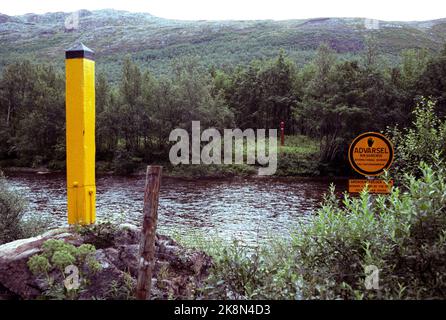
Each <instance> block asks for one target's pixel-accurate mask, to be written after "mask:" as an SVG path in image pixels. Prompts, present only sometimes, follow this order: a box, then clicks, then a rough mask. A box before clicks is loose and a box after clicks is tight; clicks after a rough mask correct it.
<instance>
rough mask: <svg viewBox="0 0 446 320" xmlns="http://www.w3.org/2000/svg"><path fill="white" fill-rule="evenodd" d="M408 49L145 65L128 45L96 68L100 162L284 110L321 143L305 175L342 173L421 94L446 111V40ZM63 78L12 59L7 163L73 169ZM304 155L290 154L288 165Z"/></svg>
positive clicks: (6, 87)
mask: <svg viewBox="0 0 446 320" xmlns="http://www.w3.org/2000/svg"><path fill="white" fill-rule="evenodd" d="M400 55H401V57H400V61H401V62H400V63H399V64H398V65H393V66H391V65H388V64H387V63H386V62H385V60H384V59H381V56H380V54H379V53H378V52H377V50H376V46H374V45H373V42H369V43H368V45H367V48H366V49H365V50H364V52H363V53H362V54H361V55H357V56H355V57H353V58H351V59H344V58H340V57H339V56H338V55H337V54H336V52H335V51H334V50H333V49H332V48H331V47H330V45H329V44H323V45H321V46H320V47H319V49H318V50H317V53H316V54H315V56H314V58H313V60H312V61H311V62H310V63H308V64H306V65H304V66H303V67H298V65H297V64H296V63H295V62H294V61H293V60H292V59H290V58H289V57H288V56H287V55H286V53H285V51H283V50H281V51H279V52H278V53H277V56H276V57H275V58H273V59H263V60H253V61H251V63H249V64H245V65H239V66H237V67H227V68H216V67H207V66H204V65H203V64H202V63H201V61H200V60H199V59H198V58H197V57H194V56H190V57H187V58H184V57H182V58H181V59H177V60H175V61H174V63H172V65H171V68H170V69H169V72H168V74H167V75H155V73H153V72H151V70H148V69H142V68H141V67H139V66H138V64H137V63H135V61H132V58H131V56H127V57H125V58H123V59H124V62H123V67H122V70H121V75H120V80H119V81H118V82H117V83H116V84H112V82H111V81H109V79H107V78H106V76H105V75H104V74H102V73H99V74H98V75H97V77H96V157H97V161H98V166H100V169H104V170H109V171H110V170H113V171H115V172H116V173H131V172H133V171H134V170H136V169H137V168H138V166H140V165H141V164H147V163H166V162H168V153H169V148H170V146H171V144H172V142H169V140H168V137H169V133H170V132H171V131H172V130H173V129H175V128H184V129H190V126H191V122H192V121H193V120H199V121H201V125H202V126H203V127H215V128H217V129H219V130H222V129H223V128H241V129H246V128H253V129H257V128H264V129H270V128H277V129H278V128H279V124H280V122H281V121H284V122H285V123H286V129H285V133H286V135H287V136H290V140H291V141H297V142H296V143H300V142H301V141H303V139H306V140H305V141H310V143H312V144H314V146H315V151H314V152H313V154H312V158H311V162H312V163H313V165H312V166H311V169H310V170H307V171H306V172H305V173H304V174H303V175H329V174H330V175H331V174H336V175H340V174H344V173H346V172H347V170H348V161H346V150H347V149H348V145H349V143H350V142H351V140H353V138H354V137H355V136H356V135H358V134H359V133H362V132H364V131H386V130H391V129H392V128H394V127H395V126H397V127H400V128H405V127H408V126H410V124H411V123H412V121H413V120H414V119H413V114H412V111H413V109H414V108H415V106H416V105H417V103H420V102H422V101H423V97H426V98H429V99H430V100H431V101H434V102H435V113H436V114H437V115H438V116H439V117H443V116H444V115H445V113H446V46H445V48H444V49H443V50H442V51H441V52H437V53H433V52H432V51H428V50H425V49H408V50H404V51H402V52H401V54H400ZM64 77H65V75H64V71H63V70H61V69H59V68H58V67H57V66H55V65H51V64H48V63H47V64H36V63H32V62H31V61H29V60H19V61H16V62H13V63H10V64H8V65H6V66H5V67H4V68H3V73H2V74H1V77H0V166H1V167H6V166H18V167H47V168H49V169H59V170H61V169H63V168H64V166H65V78H64ZM291 136H294V140H293V138H291ZM296 137H298V138H296ZM304 160H305V159H303V160H302V158H296V159H293V158H292V157H282V159H279V161H282V163H281V164H279V167H287V166H292V165H296V162H299V161H304ZM288 174H294V173H292V172H291V173H290V172H288ZM300 174H302V173H300Z"/></svg>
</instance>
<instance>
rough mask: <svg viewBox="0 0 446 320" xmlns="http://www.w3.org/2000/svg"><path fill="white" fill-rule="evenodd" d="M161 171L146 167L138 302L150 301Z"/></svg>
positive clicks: (159, 167) (137, 291)
mask: <svg viewBox="0 0 446 320" xmlns="http://www.w3.org/2000/svg"><path fill="white" fill-rule="evenodd" d="M162 170H163V167H162V166H148V167H147V173H146V189H145V192H144V208H143V223H142V232H141V241H140V245H139V253H140V260H139V267H138V282H137V285H136V298H137V299H138V300H148V299H150V290H151V287H152V270H153V267H154V266H155V237H156V224H157V221H158V200H159V190H160V185H161V173H162Z"/></svg>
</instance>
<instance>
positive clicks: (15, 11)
mask: <svg viewBox="0 0 446 320" xmlns="http://www.w3.org/2000/svg"><path fill="white" fill-rule="evenodd" d="M1 2H2V4H1V6H0V12H1V13H5V14H9V15H19V14H25V13H30V12H33V13H45V12H55V11H66V12H69V11H76V10H79V9H88V10H95V9H104V8H113V9H119V10H127V11H133V12H149V13H151V14H153V15H156V16H159V17H163V18H174V19H185V20H200V19H203V20H222V19H233V20H239V19H275V20H283V19H300V18H316V17H363V18H372V19H380V20H404V21H409V20H430V19H438V18H445V17H446V1H445V0H422V1H421V0H416V1H412V0H369V1H363V0H306V1H300V0H294V1H293V0H124V1H122V0H76V1H73V0H70V1H62V0H13V1H6V0H1Z"/></svg>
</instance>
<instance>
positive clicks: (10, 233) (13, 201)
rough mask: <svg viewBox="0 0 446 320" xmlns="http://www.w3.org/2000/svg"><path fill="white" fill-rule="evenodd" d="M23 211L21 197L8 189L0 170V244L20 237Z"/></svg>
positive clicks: (23, 204) (23, 205)
mask: <svg viewBox="0 0 446 320" xmlns="http://www.w3.org/2000/svg"><path fill="white" fill-rule="evenodd" d="M24 212H25V203H24V201H23V199H22V198H21V197H20V195H18V194H17V192H13V191H12V190H10V188H9V186H8V185H7V182H6V179H5V178H4V176H3V174H2V173H1V171H0V244H3V243H7V242H10V241H14V240H16V239H20V237H21V236H22V227H21V223H22V218H23V215H24Z"/></svg>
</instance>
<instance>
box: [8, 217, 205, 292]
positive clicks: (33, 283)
mask: <svg viewBox="0 0 446 320" xmlns="http://www.w3.org/2000/svg"><path fill="white" fill-rule="evenodd" d="M139 237H140V232H139V229H138V228H137V227H135V226H133V225H128V224H125V225H120V226H112V225H110V224H102V225H96V226H93V227H88V228H78V229H73V228H71V229H69V228H63V229H56V230H51V231H49V232H47V233H45V234H43V235H41V236H38V237H34V238H29V239H23V240H17V241H14V242H11V243H7V244H4V245H2V246H0V288H3V292H7V296H9V297H11V295H14V296H15V297H18V298H22V299H36V298H39V297H45V296H46V297H50V298H56V299H57V298H60V299H62V298H66V296H65V294H66V290H64V287H63V281H64V276H63V274H62V272H60V270H56V269H52V270H50V271H49V272H48V274H47V275H45V276H42V275H40V276H36V275H34V274H33V273H32V272H31V271H30V270H29V268H28V264H27V263H28V260H29V259H30V258H31V257H32V256H33V255H36V254H40V253H41V252H42V244H43V243H45V241H47V240H49V239H59V240H63V241H64V242H65V243H69V244H73V245H74V246H77V247H78V246H80V245H82V244H93V245H94V246H95V248H96V252H95V253H94V257H95V260H96V261H97V262H98V263H99V264H100V266H101V267H100V268H99V270H98V271H96V272H89V271H88V270H85V268H84V267H82V268H84V269H82V270H83V271H85V272H83V273H82V274H84V275H85V276H84V277H85V278H88V279H85V280H87V281H84V282H83V283H85V286H84V287H83V288H81V290H79V291H78V292H76V295H75V296H69V297H71V298H76V299H131V298H132V297H133V288H134V286H135V283H136V278H137V267H138V261H139V254H138V251H139ZM211 263H212V262H211V259H210V257H209V256H207V255H206V254H205V253H203V252H200V251H195V250H191V249H186V248H184V247H182V246H180V245H179V244H178V243H176V242H175V241H174V240H172V239H171V238H169V237H167V236H162V235H157V239H156V265H155V268H154V272H153V279H152V284H153V285H152V298H154V299H167V298H179V299H182V298H191V297H193V294H194V290H196V288H198V287H200V286H201V285H202V283H203V280H204V279H205V278H206V277H207V275H208V271H209V268H210V266H211ZM48 279H51V281H48ZM81 280H82V279H81ZM55 288H59V289H60V290H59V292H57V290H56V289H55ZM51 291H56V292H51ZM64 292H65V293H64ZM0 293H1V292H0ZM57 293H59V294H60V295H59V296H58V295H57ZM1 296H2V295H1V294H0V297H1Z"/></svg>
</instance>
